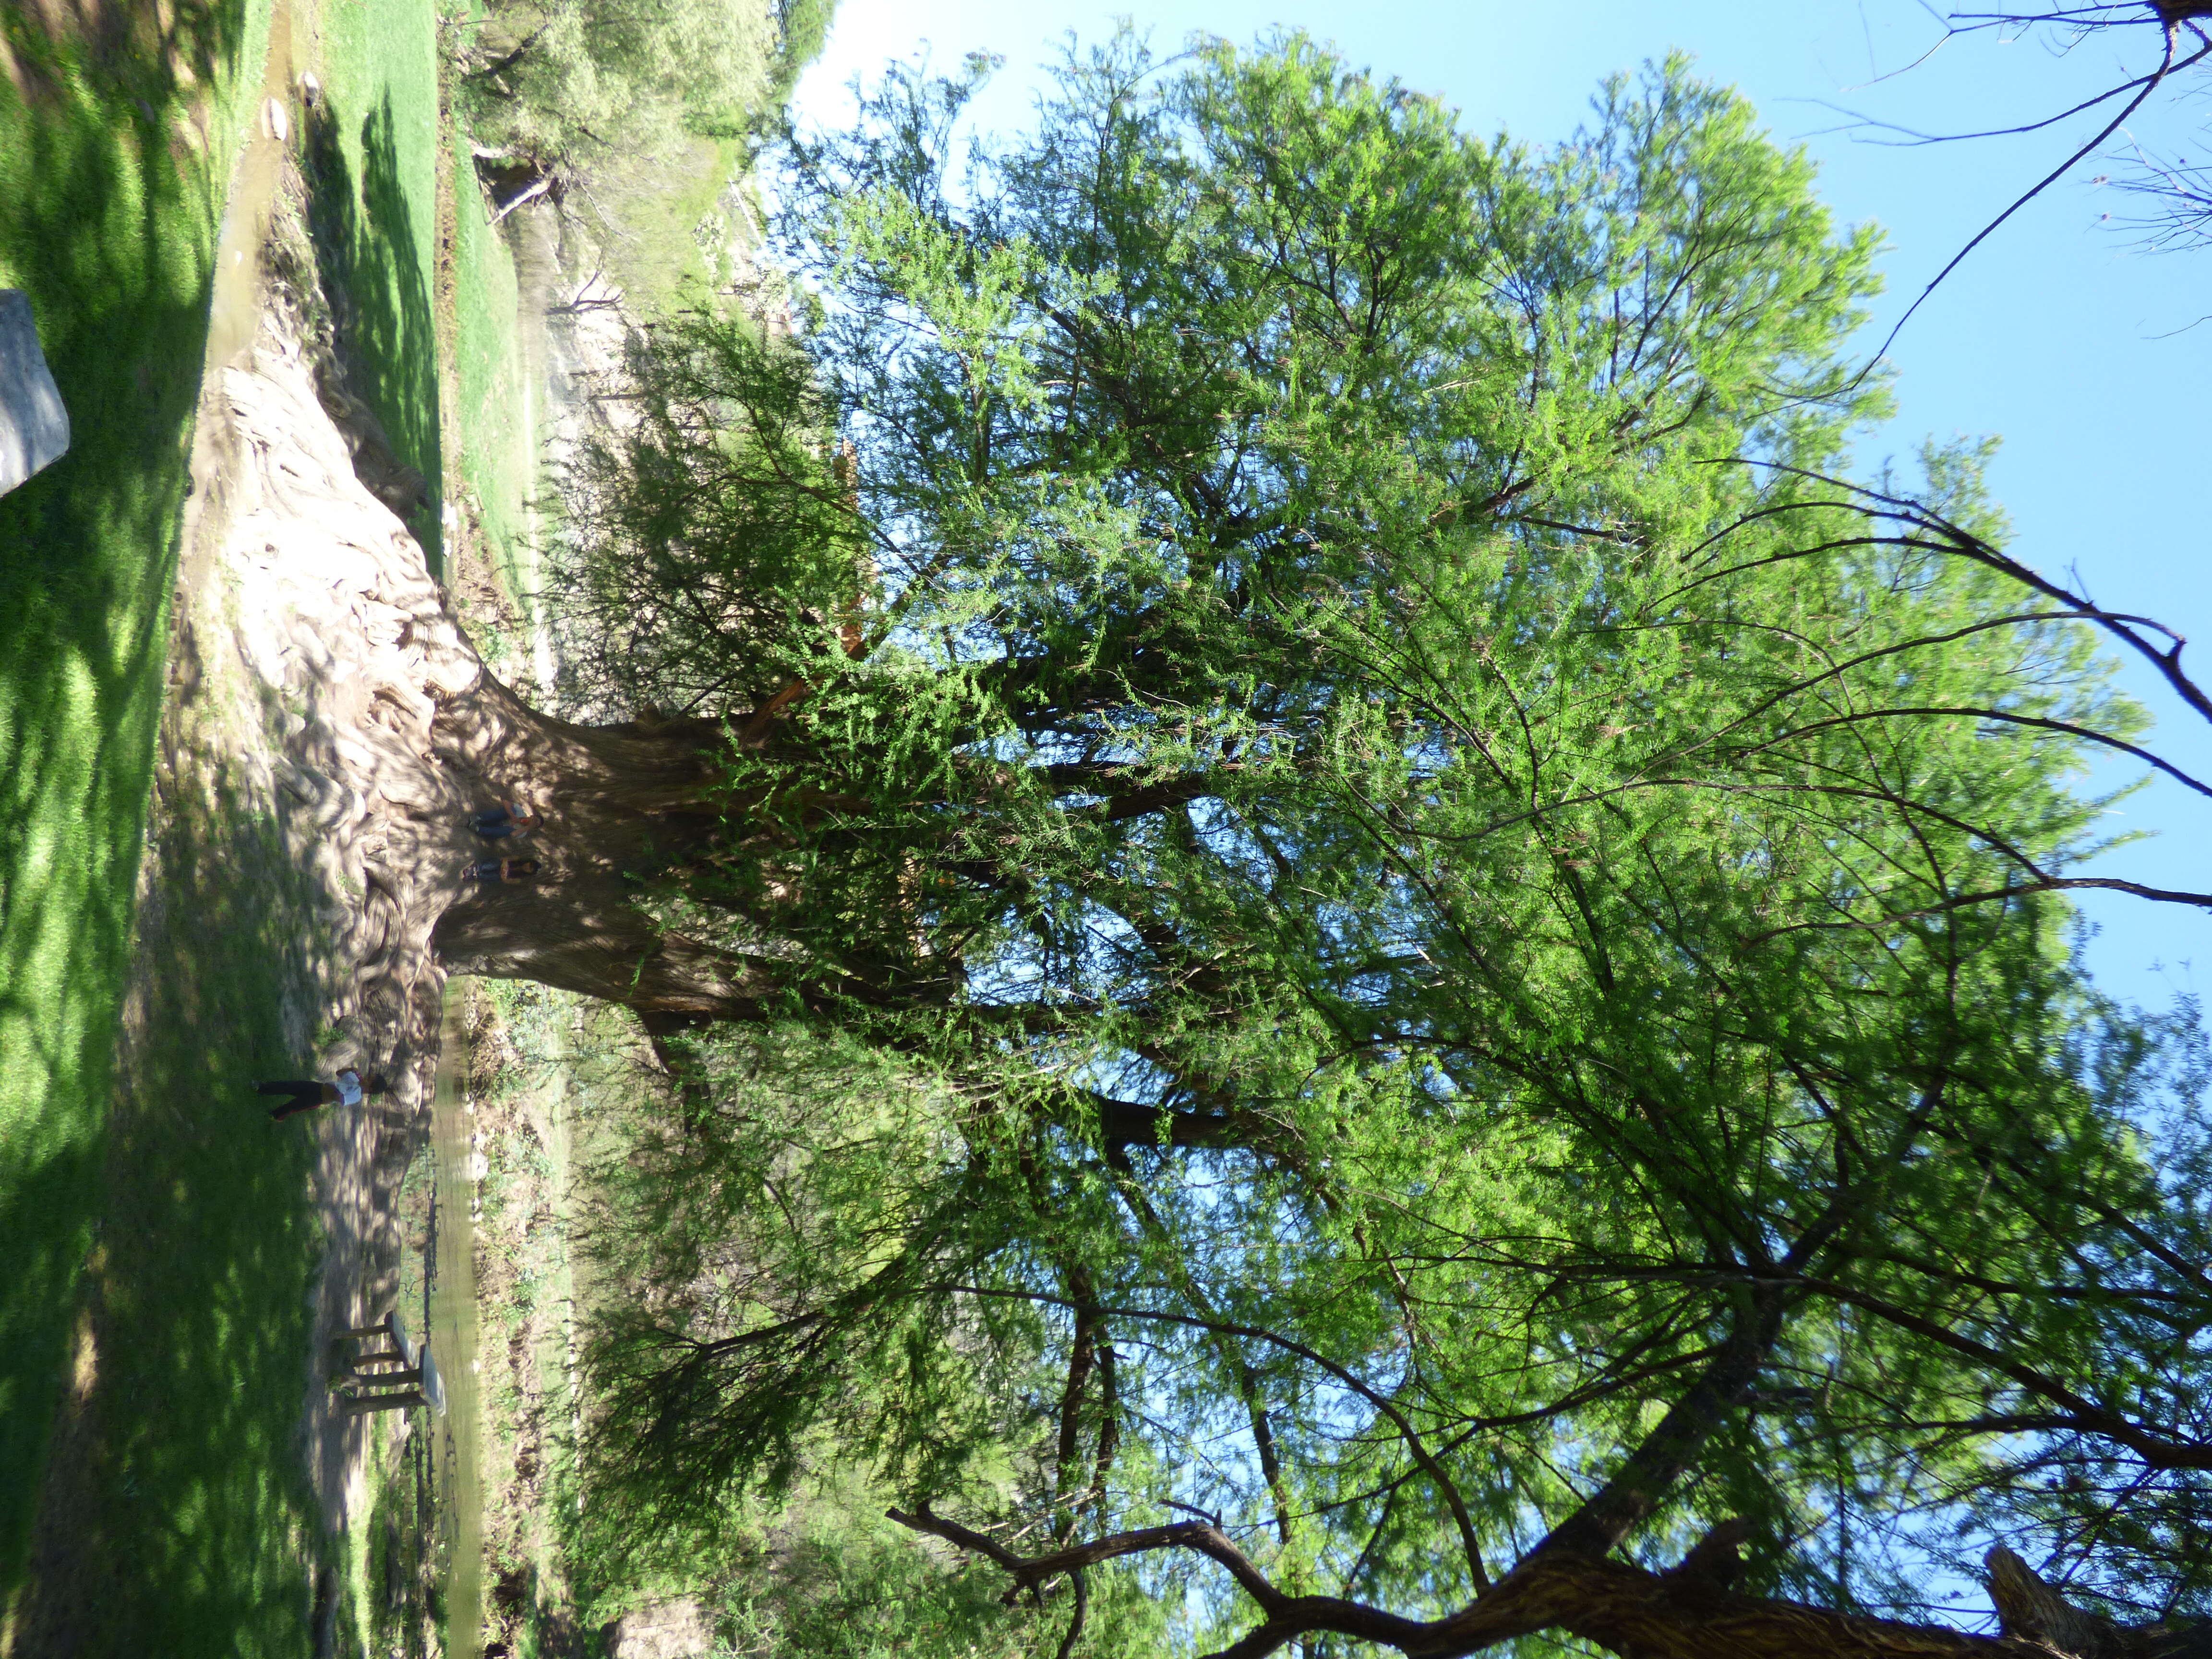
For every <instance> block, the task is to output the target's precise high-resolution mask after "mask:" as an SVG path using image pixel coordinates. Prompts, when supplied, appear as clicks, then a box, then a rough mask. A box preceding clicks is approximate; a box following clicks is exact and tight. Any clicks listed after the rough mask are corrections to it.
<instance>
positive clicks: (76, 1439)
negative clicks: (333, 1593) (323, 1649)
mask: <svg viewBox="0 0 2212 1659" xmlns="http://www.w3.org/2000/svg"><path fill="white" fill-rule="evenodd" d="M165 797H166V800H167V812H166V813H165V817H166V819H167V822H166V823H165V825H164V828H163V831H162V836H161V848H160V852H159V854H158V860H157V866H156V871H155V878H154V880H153V882H152V884H151V886H150V889H149V894H148V896H147V908H146V912H145V914H144V915H143V918H142V921H141V940H142V945H141V949H142V951H143V952H144V953H145V956H146V957H147V958H148V960H149V963H153V964H155V971H152V972H149V973H148V974H146V975H143V976H142V977H141V978H140V979H139V980H138V981H137V984H136V986H135V987H134V992H133V995H134V1006H133V1007H132V1008H131V1011H130V1013H129V1015H128V1017H127V1019H126V1036H125V1042H124V1044H123V1046H122V1058H121V1061H120V1064H119V1066H118V1078H117V1091H116V1103H115V1109H114V1112H113V1115H112V1120H111V1122H110V1126H109V1130H108V1136H107V1146H106V1156H105V1158H103V1159H102V1160H101V1161H100V1168H99V1169H98V1170H97V1171H95V1172H94V1179H95V1181H96V1182H97V1190H98V1196H99V1200H100V1202H99V1209H100V1214H101V1217H102V1222H101V1225H100V1229H99V1232H98V1237H97V1242H96V1243H94V1246H93V1249H92V1250H91V1253H90V1256H89V1259H88V1262H87V1264H86V1285H85V1292H86V1294H85V1297H84V1304H85V1312H84V1315H83V1317H82V1322H81V1323H80V1327H79V1334H78V1340H77V1364H76V1376H75V1378H74V1380H73V1383H72V1385H71V1387H70V1390H69V1393H68V1395H67V1397H66V1399H65V1401H64V1409H63V1412H62V1413H61V1417H60V1419H59V1425H58V1430H57V1432H56V1437H55V1443H54V1447H53V1452H52V1463H51V1466H50V1468H49V1469H48V1472H47V1476H46V1481H45V1490H44V1492H43V1502H42V1504H41V1509H40V1515H39V1520H38V1525H37V1528H36V1534H35V1538H34V1541H33V1556H32V1560H31V1568H30V1574H29V1583H28V1589H27V1594H26V1595H24V1597H23V1598H22V1601H21V1604H20V1605H19V1607H18V1609H17V1613H18V1620H17V1651H19V1652H26V1653H82V1654H108V1653H116V1654H122V1653H159V1654H162V1655H165V1656H171V1655H173V1656H179V1659H183V1656H190V1655H200V1654H204V1655H208V1656H211V1659H212V1656H229V1655H248V1656H251V1655H259V1654H270V1655H275V1654H284V1653H296V1652H301V1651H304V1650H305V1648H306V1642H307V1634H308V1632H307V1620H308V1617H309V1608H310V1603H311V1599H312V1590H311V1588H310V1585H311V1580H312V1577H313V1572H312V1568H313V1559H312V1558H313V1553H314V1552H315V1549H316V1547H317V1533H318V1529H319V1528H318V1512H317V1505H316V1502H315V1499H314V1496H313V1492H311V1491H310V1490H309V1488H308V1485H307V1477H306V1473H305V1469H304V1467H303V1464H302V1461H301V1454H300V1446H299V1443H298V1434H299V1422H300V1407H301V1399H302V1397H303V1394H304V1390H305V1387H306V1382H307V1377H306V1371H307V1359H308V1355H307V1348H308V1319H309V1314H308V1308H309V1295H310V1291H311V1289H312V1285H313V1275H314V1272H315V1267H316V1263H317V1260H318V1256H319V1238H318V1237H317V1230H316V1228H315V1225H314V1223H313V1218H312V1215H311V1212H310V1211H309V1208H308V1206H307V1203H306V1202H305V1200H304V1194H305V1191H306V1188H307V1174H308V1169H309V1165H310V1163H311V1161H312V1158H313V1142H314V1137H313V1130H312V1128H311V1127H306V1126H303V1125H301V1124H298V1123H294V1124H289V1125H286V1126H283V1127H279V1126H277V1125H275V1124H273V1123H271V1122H270V1120H269V1118H268V1117H267V1115H266V1113H265V1108H266V1105H267V1103H266V1102H265V1101H263V1100H261V1099H260V1098H259V1097H257V1096H256V1095H254V1094H253V1093H252V1089H251V1085H252V1082H253V1080H254V1079H256V1078H258V1077H269V1076H296V1075H299V1074H300V1073H301V1067H302V1066H304V1065H305V1064H306V1062H307V1056H306V1055H305V1054H302V1053H301V1052H299V1051H298V1049H297V1047H296V1045H297V1044H298V1042H299V1038H298V1036H296V1034H294V1035H291V1036H288V1033H287V1031H286V1029H285V1027H286V1024H287V1022H286V1018H285V1015H284V1012H283V1011H284V1009H285V1008H286V1006H287V1004H288V1002H289V1003H290V1004H291V1006H293V1007H294V1008H295V1010H296V1009H300V1008H302V1007H304V1006H307V1003H306V1002H305V1001H304V1000H303V999H302V995H301V986H302V985H303V984H304V983H306V982H307V981H310V980H311V979H312V975H313V964H312V963H311V960H310V951H311V947H312V943H313V939H314V937H315V934H314V929H313V920H312V910H311V907H310V901H309V897H308V895H307V890H306V889H305V886H304V884H303V882H302V879H301V878H300V877H299V876H298V875H297V874H296V873H295V871H294V870H293V869H292V868H291V866H290V865H289V860H287V858H286V856H285V853H284V848H283V839H282V836H281V835H280V833H279V831H278V829H277V827H276V824H275V823H273V822H271V821H270V820H269V819H268V818H267V817H265V816H264V815H260V814H257V813H256V812H255V811H252V809H251V808H250V807H249V806H247V805H245V804H244V801H243V800H242V799H241V796H240V793H237V792H235V791H234V789H233V787H232V785H231V781H230V779H229V776H228V772H227V770H226V769H224V768H223V767H222V765H221V764H220V763H215V764H210V766H208V767H207V768H205V769H203V770H201V771H200V773H199V775H197V776H195V777H193V778H192V779H191V781H189V782H188V783H187V784H185V786H183V787H173V786H165ZM291 1023H292V1024H295V1025H297V1024H300V1023H301V1021H300V1019H299V1018H298V1017H297V1016H296V1014H295V1018H294V1019H293V1020H292V1022H291ZM312 1122H313V1120H309V1123H310V1124H312ZM70 1174H71V1175H72V1176H75V1175H76V1174H77V1172H75V1171H71V1172H70Z"/></svg>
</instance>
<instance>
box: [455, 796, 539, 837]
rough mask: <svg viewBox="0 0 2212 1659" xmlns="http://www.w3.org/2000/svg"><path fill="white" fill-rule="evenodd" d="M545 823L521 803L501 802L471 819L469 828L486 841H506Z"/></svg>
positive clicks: (525, 833)
mask: <svg viewBox="0 0 2212 1659" xmlns="http://www.w3.org/2000/svg"><path fill="white" fill-rule="evenodd" d="M543 822H544V819H542V818H540V817H538V814H537V813H535V812H532V811H530V810H529V809H528V808H526V807H525V806H524V805H522V803H521V802H520V801H501V803H500V804H499V805H496V806H495V807H493V808H492V809H491V811H489V812H479V813H477V815H476V817H473V818H471V819H470V820H469V827H470V828H471V829H474V830H475V831H476V832H477V834H478V835H479V836H483V838H484V839H485V840H486V841H505V840H506V839H507V837H508V836H521V835H527V834H528V833H529V832H530V831H531V830H532V829H536V828H537V827H538V825H539V824H540V823H543Z"/></svg>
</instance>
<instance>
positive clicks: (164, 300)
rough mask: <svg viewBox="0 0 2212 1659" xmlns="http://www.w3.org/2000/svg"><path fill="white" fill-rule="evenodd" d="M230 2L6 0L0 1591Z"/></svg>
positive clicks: (122, 917) (89, 1209) (71, 1165)
mask: <svg viewBox="0 0 2212 1659" xmlns="http://www.w3.org/2000/svg"><path fill="white" fill-rule="evenodd" d="M142 13H143V15H141V14H142ZM244 15H245V8H244V6H243V5H242V4H240V3H237V0H224V3H216V4H197V3H189V0H188V3H185V4H183V5H180V6H179V7H177V8H175V9H173V10H170V11H169V12H167V15H166V18H163V17H160V16H157V15H155V11H154V9H152V8H130V9H128V15H124V12H123V11H122V10H121V9H117V8H107V7H78V8H76V11H75V13H74V14H71V13H70V11H69V9H66V8H62V7H58V6H57V7H49V8H45V9H41V10H40V13H39V14H38V15H33V12H32V11H31V10H29V9H26V8H22V7H20V6H9V5H5V4H0V43H4V53H0V56H4V58H5V59H6V63H5V65H4V67H5V68H6V69H7V70H8V72H7V73H6V74H4V75H0V280H4V281H5V282H7V283H9V284H11V285H13V286H17V287H20V288H21V289H24V290H25V291H26V293H27V295H29V297H30V301H31V307H32V312H33V318H34V319H35V321H36V324H37V326H38V329H39V332H40V338H41V341H42V343H43V345H44V349H45V351H46V356H47V359H48V361H49V362H50V363H51V365H52V368H53V372H54V376H55V380H56V381H57V383H58V386H59V387H60V390H61V393H62V398H63V400H64V404H66V406H67V407H68V410H69V412H70V424H71V428H72V445H71V448H70V453H69V454H68V455H67V456H65V457H64V459H61V460H60V461H58V463H56V464H55V465H53V466H52V467H50V468H49V469H47V471H45V472H43V473H41V474H40V476H39V477H35V478H33V479H32V480H31V481H30V482H29V483H27V484H25V485H23V486H22V487H21V489H17V490H15V491H14V492H13V493H11V494H9V495H7V496H4V497H0V1053H4V1054H6V1055H7V1057H8V1064H7V1066H5V1067H4V1068H0V1214H3V1215H4V1220H5V1227H4V1231H0V1279H4V1281H5V1282H6V1283H7V1284H8V1285H9V1292H8V1294H7V1295H6V1296H5V1297H0V1471H6V1478H5V1479H4V1480H0V1598H4V1597H5V1596H6V1595H9V1593H11V1592H12V1590H13V1589H15V1587H16V1586H17V1584H18V1583H19V1582H20V1575H21V1568H22V1564H23V1558H24V1552H25V1550H26V1548H27V1542H28V1535H29V1534H28V1528H29V1523H30V1513H31V1505H32V1502H33V1495H34V1493H35V1491H36V1481H35V1480H34V1478H33V1473H32V1472H34V1471H35V1470H36V1469H37V1468H38V1467H39V1464H40V1455H41V1449H42V1448H43V1446H44V1444H45V1443H46V1431H47V1425H48V1424H49V1422H50V1421H51V1419H52V1407H53V1402H54V1401H55V1399H56V1398H57V1395H58V1386H59V1381H60V1377H61V1374H62V1370H63V1366H64V1360H65V1358H66V1355H67V1351H68V1343H69V1331H70V1320H71V1317H72V1311H71V1304H72V1299H73V1298H72V1296H71V1291H70V1287H71V1285H73V1284H74V1282H75V1280H76V1273H77V1270H78V1266H79V1264H80V1262H81V1261H82V1260H83V1258H84V1255H85V1253H86V1250H87V1249H88V1246H89V1245H90V1243H91V1228H92V1225H93V1217H94V1213H95V1204H96V1200H97V1185H98V1170H99V1167H100V1150H99V1149H100V1135H101V1132H102V1125H103V1122H104V1120H105V1116H106V1103H107V1093H108V1078H109V1068H110V1065H111V1060H112V1051H113V1046H114V1037H115V1016H116V1010H117V1008H118V1001H119V998H120V995H121V992H122V985H123V980H124V976H125V971H126V968H127V964H128V961H129V952H130V927H131V910H132V896H133V890H134V887H135V884H136V881H137V867H138V856H139V850H140V848H141V846H142V842H143V832H144V824H145V811H146V798H147V793H148V788H149V781H150V769H151V763H152V750H153V739H154V733H155V724H156V721H157V720H158V719H159V715H160V711H161V692H162V675H161V665H162V659H163V654H164V653H163V647H164V643H165V636H166V631H167V606H168V599H169V592H170V588H171V585H172V583H173V580H174V577H175V568H176V565H175V561H176V554H177V530H178V520H179V509H180V508H181V507H182V505H183V501H184V494H185V448H186V444H187V441H188V438H189V434H190V428H191V413H192V410H193V406H194V403H195V400H196V398H197V391H198V382H199V370H200V364H201V361H202V358H203V356H204V347H205V340H206V332H207V313H208V301H209V295H210V274H211V270H212V261H213V258H214V252H215V245H216V222H215V206H216V203H215V197H214V186H213V184H212V182H211V180H210V178H209V176H208V171H207V167H206V162H205V157H204V141H201V143H202V147H200V148H196V147H195V145H194V143H190V142H187V140H186V137H185V130H186V127H187V126H189V125H191V120H192V118H194V116H195V112H197V111H198V110H199V108H200V106H202V105H203V104H204V96H205V94H204V90H200V89H202V88H205V87H206V86H208V85H209V84H210V83H211V82H213V81H214V80H215V79H216V77H217V76H218V75H222V74H228V73H229V72H230V71H231V70H232V68H233V65H234V61H235V58H236V56H237V53H238V51H239V48H240V44H241V40H242V38H243V34H244ZM41 19H43V20H44V21H40V20H41ZM118 19H119V20H120V21H118ZM148 29H151V30H153V31H155V34H156V35H157V36H158V38H157V39H154V40H151V42H150V46H151V49H150V50H149V49H143V48H146V47H148V46H149V42H148V41H145V40H140V39H139V38H138V33H134V31H137V32H140V33H143V31H144V30H148ZM19 88H20V89H21V90H20V91H19ZM191 131H193V132H197V131H199V129H198V128H197V126H191Z"/></svg>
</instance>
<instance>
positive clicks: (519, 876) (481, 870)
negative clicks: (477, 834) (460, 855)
mask: <svg viewBox="0 0 2212 1659" xmlns="http://www.w3.org/2000/svg"><path fill="white" fill-rule="evenodd" d="M537 873H538V860H536V859H484V860H481V861H480V862H478V863H476V864H473V865H471V866H469V874H470V876H471V878H474V879H476V880H477V881H480V882H482V883H483V884H484V885H486V886H487V887H495V886H497V885H498V884H500V883H501V882H509V883H513V882H518V881H528V880H529V879H530V878H532V876H534V875H536V874H537Z"/></svg>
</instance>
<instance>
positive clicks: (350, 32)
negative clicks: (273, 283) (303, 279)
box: [308, 0, 444, 575]
mask: <svg viewBox="0 0 2212 1659" xmlns="http://www.w3.org/2000/svg"><path fill="white" fill-rule="evenodd" d="M321 19H322V28H321V47H322V65H321V67H322V78H323V89H324V93H325V106H324V107H325V119H323V120H320V121H318V122H316V123H315V124H314V125H313V126H312V127H311V128H310V131H309V144H308V162H309V173H310V178H309V180H308V183H309V191H310V198H311V202H312V209H311V211H310V214H309V228H310V229H311V230H312V231H313V234H314V238H315V243H316V250H317V255H318V258H320V259H321V260H322V262H323V272H322V276H323V285H324V288H325V290H326V291H327V292H329V293H330V294H331V295H332V296H333V300H334V301H335V302H336V308H337V312H338V335H339V344H340V347H341V349H343V352H344V353H345V356H346V359H347V368H348V372H349V374H350V375H351V376H352V378H353V380H354V383H355V384H354V389H355V391H356V392H359V393H360V394H361V396H362V398H363V399H364V400H365V401H366V402H367V403H368V405H369V406H370V407H371V408H372V409H374V410H375V411H376V415H377V418H378V419H379V420H380V421H381V422H383V424H384V429H385V432H386V435H387V436H389V437H390V438H391V440H392V449H393V450H394V452H395V453H398V457H399V459H402V460H403V461H405V462H406V463H407V464H408V465H410V466H412V467H414V468H415V469H416V471H419V472H420V473H422V477H424V478H425V479H426V480H427V481H428V484H429V487H430V495H431V506H430V507H429V509H428V510H427V511H426V512H423V513H417V514H415V515H413V516H412V517H410V520H409V523H408V528H409V529H410V530H412V531H413V532H415V538H416V540H417V541H419V542H421V543H422V550H423V552H424V553H425V554H426V555H428V558H429V561H430V570H431V574H434V575H435V574H440V573H441V562H440V552H441V545H440V533H439V532H440V526H439V513H438V510H437V509H438V504H439V501H440V496H441V480H442V478H443V476H444V474H443V469H442V450H441V444H440V441H439V424H438V345H437V324H436V309H435V284H436V280H437V269H438V197H437V181H438V166H439V161H440V155H441V149H442V146H441V143H440V142H439V117H438V15H437V9H436V8H435V5H433V4H431V3H428V0H325V3H324V4H323V6H322V8H321Z"/></svg>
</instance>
